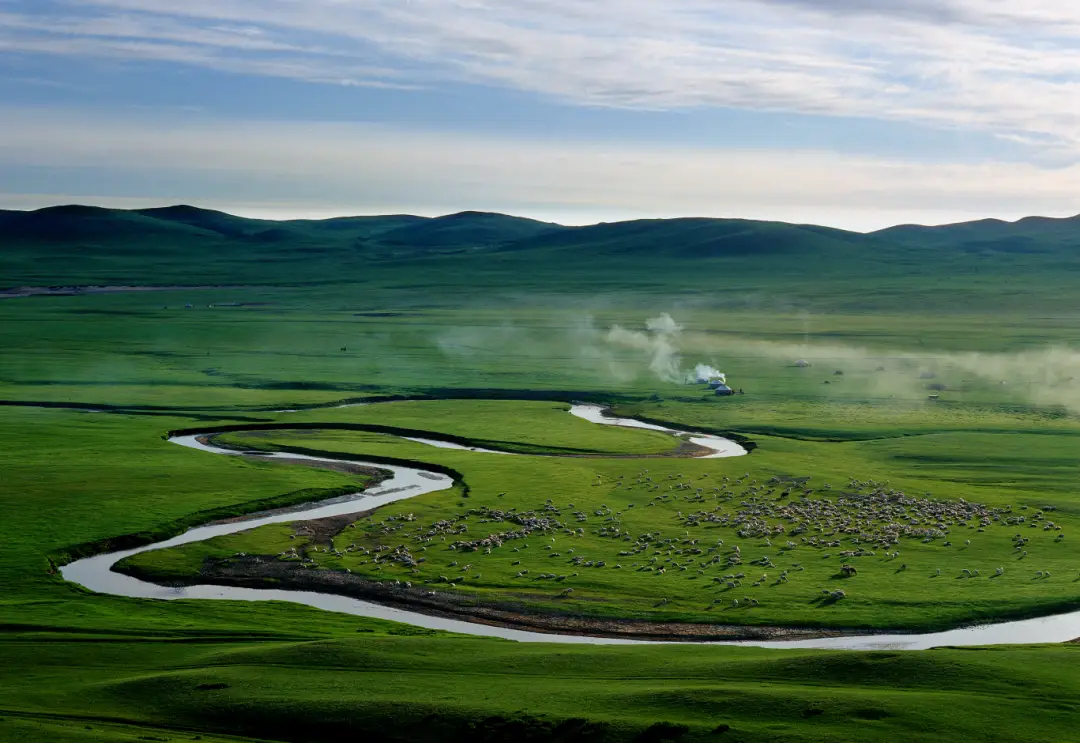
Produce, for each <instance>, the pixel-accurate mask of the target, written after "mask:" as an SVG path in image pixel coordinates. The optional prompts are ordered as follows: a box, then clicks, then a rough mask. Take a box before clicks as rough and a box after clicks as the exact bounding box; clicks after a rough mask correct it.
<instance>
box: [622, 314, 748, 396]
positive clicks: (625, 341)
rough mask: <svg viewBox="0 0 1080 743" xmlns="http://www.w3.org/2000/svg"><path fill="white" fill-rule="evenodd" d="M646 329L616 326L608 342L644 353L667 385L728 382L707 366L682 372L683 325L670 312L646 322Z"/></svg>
mask: <svg viewBox="0 0 1080 743" xmlns="http://www.w3.org/2000/svg"><path fill="white" fill-rule="evenodd" d="M645 329H646V331H647V332H644V333H643V332H641V331H639V330H627V329H626V328H624V327H622V326H621V325H615V326H614V327H612V328H611V330H610V331H608V335H607V340H608V342H609V343H611V344H613V345H616V346H623V347H624V348H634V349H638V350H640V351H644V352H645V354H646V355H647V357H648V364H649V370H650V371H651V372H652V373H653V374H655V375H656V376H657V377H659V378H660V379H662V380H663V381H665V382H672V383H675V384H693V383H695V382H711V381H714V380H715V381H718V382H720V383H722V384H726V383H727V377H726V376H725V374H724V373H723V372H721V371H720V370H718V369H716V368H715V367H712V366H709V365H708V364H698V365H697V366H695V367H694V369H693V371H689V372H688V371H684V370H683V368H682V356H681V355H680V354H679V351H678V344H679V339H680V336H681V335H682V330H683V326H682V325H680V324H679V323H677V322H676V321H675V318H673V317H672V316H671V315H669V314H668V313H666V312H664V313H663V314H661V315H659V316H658V317H650V318H649V319H648V320H646V321H645Z"/></svg>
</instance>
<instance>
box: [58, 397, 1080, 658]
mask: <svg viewBox="0 0 1080 743" xmlns="http://www.w3.org/2000/svg"><path fill="white" fill-rule="evenodd" d="M570 412H571V414H573V415H575V416H578V417H580V418H583V419H585V420H588V421H591V422H593V423H597V424H603V425H616V426H624V427H630V428H643V429H646V430H652V431H660V432H663V433H668V434H672V435H675V436H682V437H684V438H689V439H690V440H691V441H693V442H694V443H695V444H699V445H701V446H703V447H706V448H709V449H712V451H713V453H712V454H710V455H707V456H706V457H702V458H716V457H733V456H741V455H745V454H746V453H747V451H746V449H744V448H743V447H742V446H740V445H739V444H737V443H735V442H734V441H730V440H728V439H725V438H722V437H718V436H704V435H698V434H691V433H688V432H684V431H678V430H675V429H671V428H666V427H664V426H658V425H654V424H651V423H644V422H642V421H637V420H634V419H631V418H612V417H608V416H605V415H604V411H603V408H601V407H600V406H598V405H573V406H572V407H571V410H570ZM410 440H411V441H415V442H418V443H424V444H428V445H431V446H439V447H448V448H454V449H463V450H468V451H474V452H477V453H481V454H489V453H495V454H505V453H506V452H495V451H492V450H485V449H479V448H472V447H466V446H461V445H459V444H450V443H448V442H445V441H440V440H437V439H427V438H412V439H410ZM170 441H172V443H174V444H177V445H179V446H184V447H188V448H192V449H197V450H199V451H202V452H205V453H207V454H217V455H222V456H244V454H243V453H242V452H238V451H234V450H231V449H224V448H221V447H217V446H214V445H210V444H204V443H202V442H200V441H199V440H198V436H197V435H192V436H177V437H174V438H172V439H170ZM260 456H266V457H269V458H275V459H293V460H295V459H303V460H310V461H316V462H319V461H321V462H337V461H339V460H335V459H333V458H329V457H313V456H306V455H301V454H288V453H274V454H266V455H263V454H260ZM348 462H349V463H350V464H361V465H363V464H368V465H369V466H371V467H377V468H378V469H381V470H385V471H388V472H390V473H391V477H390V478H388V479H387V480H384V481H383V482H382V483H380V484H379V486H378V487H375V488H371V489H369V490H367V491H365V492H363V493H354V494H352V495H346V496H339V497H337V498H332V499H329V500H324V501H319V502H317V503H312V504H308V505H306V506H303V507H298V508H295V509H287V510H283V511H279V512H273V513H269V514H263V515H259V516H255V517H252V518H248V519H244V520H241V521H235V522H230V523H221V524H213V525H207V526H200V527H196V528H193V529H190V530H188V531H186V532H184V533H183V534H180V535H178V536H176V537H173V538H172V539H168V540H165V541H162V542H157V543H155V544H150V545H146V546H143V547H138V548H136V549H130V550H122V551H118V552H110V553H108V554H102V555H96V556H93V557H88V558H84V559H82V560H77V561H75V562H73V563H70V564H69V565H65V566H64V567H62V568H61V570H60V572H61V574H62V575H63V577H64V579H65V580H69V581H72V582H74V583H78V584H80V585H82V586H84V587H86V588H88V589H89V590H91V591H95V592H97V593H106V594H113V595H116V596H128V597H133V598H146V599H162V600H175V599H225V600H230V601H288V602H292V603H295V604H304V605H307V606H312V607H315V608H318V609H324V610H326V611H335V612H341V613H345V614H353V615H356V616H362V617H372V618H377V619H387V620H391V621H395V622H403V623H406V624H411V625H414V626H417V627H425V628H428V629H436V630H447V631H451V632H458V633H462V634H467V635H477V636H485V637H501V638H504V639H508V640H517V641H520V642H550V643H570V644H580V643H588V644H595V645H629V644H641V643H649V644H667V643H664V642H662V641H655V640H634V639H628V638H606V637H591V636H587V635H576V634H553V633H546V632H530V631H528V630H518V629H510V628H505V627H492V626H488V625H485V624H479V623H473V622H468V621H465V620H459V619H446V618H443V617H435V616H429V615H427V614H421V613H418V612H413V611H408V610H406V609H398V608H394V607H389V606H383V605H381V604H376V603H372V602H370V601H362V600H359V599H354V598H349V597H346V596H337V595H334V594H326V593H316V592H309V591H291V590H280V589H262V588H235V587H231V586H214V585H196V586H186V587H177V588H171V587H167V586H159V585H157V584H154V583H149V582H147V581H143V580H139V579H138V578H133V577H131V576H127V575H123V574H121V573H116V572H113V570H112V567H113V566H114V565H115V564H116V563H118V562H119V561H120V560H123V559H124V558H126V557H129V556H131V555H136V554H139V553H141V552H149V551H151V550H158V549H165V548H168V547H175V546H178V545H181V544H190V543H192V542H199V541H202V540H204V539H210V538H211V537H216V536H221V535H223V534H233V533H236V532H240V531H246V530H248V529H254V528H256V527H259V526H263V525H266V524H275V523H285V522H296V521H304V520H313V519H321V518H325V517H327V516H336V515H341V514H347V513H355V512H357V511H362V510H368V509H371V508H375V507H377V506H383V505H386V504H389V503H394V502H396V501H400V500H405V499H407V498H413V497H415V496H418V495H423V494H424V493H431V492H435V491H438V490H445V489H447V488H449V487H450V486H451V485H452V480H451V478H450V477H448V476H446V475H443V474H440V473H435V472H428V471H425V470H421V469H416V468H412V467H401V466H395V465H386V464H379V463H374V462H372V463H365V462H357V461H356V460H352V459H350V460H348ZM1076 637H1080V612H1071V613H1068V614H1059V615H1056V616H1050V617H1043V618H1039V619H1027V620H1022V621H1016V622H1001V623H998V624H988V625H981V626H977V627H969V628H964V629H956V630H950V631H946V632H935V633H927V634H904V635H888V634H884V635H862V636H853V637H829V638H819V639H813V640H776V641H758V640H754V641H740V642H728V643H705V644H729V645H747V646H754V647H765V648H821V649H833V650H841V649H844V650H885V649H890V650H897V649H899V650H921V649H926V648H931V647H939V646H943V645H997V644H1027V643H1044V642H1063V641H1067V640H1072V639H1074V638H1076ZM680 644H685V643H680Z"/></svg>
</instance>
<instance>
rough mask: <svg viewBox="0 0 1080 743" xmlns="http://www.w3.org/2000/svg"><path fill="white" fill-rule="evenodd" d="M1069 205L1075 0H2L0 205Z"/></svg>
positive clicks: (871, 223) (1022, 210)
mask: <svg viewBox="0 0 1080 743" xmlns="http://www.w3.org/2000/svg"><path fill="white" fill-rule="evenodd" d="M59 203H87V204H99V205H103V206H116V207H142V206H158V205H163V204H172V203H191V204H196V205H199V206H205V207H210V208H217V209H223V210H226V211H230V212H233V213H238V214H244V215H250V216H259V217H269V218H289V217H320V216H337V215H346V214H350V215H351V214H377V213H413V214H424V215H430V216H433V215H437V214H445V213H451V212H456V211H461V210H466V209H475V210H485V211H500V212H505V213H512V214H520V215H524V216H531V217H536V218H540V219H548V220H553V221H559V222H563V223H565V224H587V223H593V222H598V221H614V220H620V219H633V218H642V217H673V216H715V217H745V218H754V219H776V220H783V221H791V222H810V223H816V224H827V225H831V226H837V227H843V228H847V229H853V230H860V231H866V230H873V229H878V228H882V227H886V226H889V225H893V224H900V223H909V222H917V223H923V224H940V223H945V222H955V221H962V220H967V219H979V218H984V217H997V218H1002V219H1016V218H1019V217H1022V216H1026V215H1030V214H1041V215H1047V216H1058V217H1061V216H1072V215H1074V214H1077V213H1080V3H1076V2H1074V1H1073V0H873V1H872V2H871V1H870V0H506V1H505V2H503V1H500V0H169V1H166V0H0V208H8V209H31V208H38V207H41V206H47V205H52V204H59Z"/></svg>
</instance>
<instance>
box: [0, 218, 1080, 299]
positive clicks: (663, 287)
mask: <svg viewBox="0 0 1080 743" xmlns="http://www.w3.org/2000/svg"><path fill="white" fill-rule="evenodd" d="M1078 271H1080V218H1074V219H1049V218H1042V217H1032V218H1028V219H1023V220H1020V221H1018V222H1013V223H1009V222H1001V221H999V220H982V221H979V222H970V223H965V224H957V225H945V226H941V227H922V226H915V225H904V226H899V227H893V228H890V229H887V230H882V231H879V232H876V233H871V234H861V233H855V232H847V231H844V230H838V229H831V228H827V227H820V226H815V225H797V224H786V223H783V222H763V221H753V220H743V219H711V218H680V219H648V220H635V221H628V222H616V223H601V224H596V225H590V226H585V227H565V226H561V225H557V224H550V223H546V222H539V221H536V220H532V219H525V218H521V217H513V216H508V215H504V214H494V213H485V212H461V213H458V214H451V215H446V216H442V217H436V218H426V217H418V216H411V215H388V216H369V217H357V216H354V217H339V218H334V219H325V220H288V221H272V220H262V219H248V218H244V217H238V216H234V215H230V214H226V213H223V212H219V211H212V210H206V209H199V208H196V207H191V206H169V207H162V208H154V209H141V210H134V211H127V210H119V209H103V208H98V207H86V206H60V207H50V208H46V209H41V210H38V211H33V212H15V211H7V212H0V277H2V278H0V286H7V287H12V286H24V285H28V286H40V285H92V284H157V285H166V284H171V285H175V284H183V285H200V284H229V285H237V284H245V285H268V284H274V285H303V284H306V285H312V284H320V285H322V284H327V283H363V284H365V285H366V286H368V287H369V288H371V289H374V288H378V287H383V288H389V287H396V288H401V287H402V286H413V287H423V288H424V290H425V291H429V292H430V291H434V290H440V291H442V290H446V291H453V292H464V291H468V292H474V293H475V292H477V291H479V292H480V294H484V293H486V292H488V291H499V292H505V291H512V292H518V293H521V292H531V293H536V292H544V293H551V292H560V293H562V292H581V291H589V292H591V291H594V290H596V289H597V288H602V287H613V286H618V287H621V288H622V289H625V290H633V291H649V292H653V293H655V292H661V291H662V292H666V293H678V292H696V293H702V292H706V293H712V294H715V293H716V292H719V291H723V292H726V293H727V294H728V295H731V294H732V292H737V293H738V294H739V296H746V295H750V294H753V295H755V296H760V295H762V294H768V295H776V296H782V297H783V298H784V301H785V302H790V301H793V300H797V301H802V300H808V301H811V300H812V301H814V302H818V301H820V300H822V298H825V299H826V300H827V303H829V304H831V305H832V308H833V309H845V310H852V309H857V310H859V311H864V310H866V309H869V308H872V307H873V306H876V305H881V304H882V303H883V302H884V303H886V304H891V305H892V306H898V305H904V306H907V305H908V304H910V303H911V302H913V301H919V302H921V303H923V306H924V308H926V309H934V310H937V309H948V308H950V307H954V306H955V307H961V308H962V307H967V306H970V305H971V304H972V303H978V304H981V305H982V306H987V307H988V306H991V305H993V306H999V305H1001V304H1002V303H1004V304H1007V305H1009V306H1015V307H1020V306H1025V307H1028V308H1030V307H1033V306H1034V304H1033V303H1037V302H1036V300H1038V297H1040V296H1041V297H1043V299H1042V300H1038V301H1039V302H1042V303H1043V304H1044V305H1046V307H1050V306H1051V305H1052V307H1053V309H1054V310H1055V311H1057V310H1068V309H1069V308H1080V293H1077V292H1076V291H1075V290H1074V287H1073V285H1074V284H1075V283H1076V282H1075V281H1073V276H1074V275H1075V274H1076V273H1077V272H1078ZM1052 295H1053V302H1051V300H1050V297H1051V296H1052ZM1073 295H1076V296H1073ZM800 298H801V299H800Z"/></svg>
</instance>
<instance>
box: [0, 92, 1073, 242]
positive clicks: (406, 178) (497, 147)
mask: <svg viewBox="0 0 1080 743" xmlns="http://www.w3.org/2000/svg"><path fill="white" fill-rule="evenodd" d="M0 121H2V122H3V128H4V137H3V138H2V139H0V165H2V166H3V167H4V168H5V169H7V171H8V172H9V173H13V172H14V170H13V169H15V168H24V169H26V168H29V169H33V171H34V172H42V171H46V172H54V173H55V174H56V175H55V177H54V180H53V181H51V182H57V183H59V182H63V183H66V184H71V183H73V182H74V180H73V177H72V174H77V173H78V172H80V171H92V172H93V173H94V177H93V179H92V185H93V187H94V188H95V189H97V190H95V191H93V192H91V193H89V194H81V195H80V194H78V193H74V194H72V193H71V192H68V196H69V197H70V198H69V199H65V200H72V201H93V202H95V203H109V201H108V200H105V201H104V202H103V201H102V199H100V198H87V196H90V197H96V196H98V195H100V194H102V193H111V194H112V195H113V196H115V197H116V198H117V199H120V201H121V202H122V201H123V198H124V197H142V198H144V199H145V198H147V197H149V196H151V195H153V196H156V198H157V201H159V202H161V201H196V202H198V203H205V202H206V200H207V199H208V198H213V200H214V205H215V206H217V207H220V208H229V207H231V206H234V205H241V206H243V205H248V206H250V205H253V204H254V205H256V206H257V208H256V209H254V210H252V209H246V208H245V209H241V211H243V212H245V213H248V212H251V211H256V212H257V213H259V214H260V215H264V216H267V215H268V216H275V214H274V212H275V210H276V212H277V214H276V216H289V215H295V214H298V213H311V212H320V213H322V214H323V215H326V216H329V215H330V214H331V213H334V212H336V213H338V214H341V213H365V212H366V213H372V212H384V213H386V212H397V211H412V212H419V213H425V214H437V213H448V212H453V211H458V210H462V209H476V208H478V209H491V210H498V211H508V212H517V213H528V214H534V215H538V216H542V217H549V218H552V219H555V220H559V221H565V222H570V223H581V222H589V221H600V220H607V219H617V218H625V217H626V216H628V215H635V216H638V217H642V216H655V217H664V216H687V215H697V216H742V217H750V218H772V219H783V220H786V221H795V222H814V223H819V224H820V223H826V224H835V225H839V226H846V227H849V228H856V229H859V228H865V229H872V228H878V227H885V226H888V225H890V224H896V223H898V222H907V221H916V220H929V221H956V220H960V219H965V218H972V217H977V216H985V215H986V214H987V213H996V214H998V215H1000V216H1003V217H1019V216H1023V215H1025V214H1030V213H1034V212H1037V213H1044V214H1045V213H1048V212H1049V213H1050V214H1052V215H1055V216H1066V215H1069V214H1072V213H1075V211H1076V207H1075V200H1074V196H1075V194H1076V193H1077V192H1078V191H1080V166H1074V167H1068V168H1058V169H1054V170H1046V169H1043V168H1039V167H1036V166H1034V165H1026V164H1016V163H1012V164H994V163H984V164H970V163H969V164H940V163H939V164H935V165H933V166H928V165H926V164H923V163H919V162H915V161H902V160H890V159H882V158H869V157H855V156H844V155H838V154H835V153H830V152H814V151H805V152H797V151H787V150H754V151H743V150H726V149H722V148H715V149H700V148H678V147H665V146H642V145H628V144H620V143H605V142H595V141H580V142H575V141H562V142H551V141H529V140H521V139H515V138H511V137H502V138H500V137H495V136H490V135H486V136H480V135H469V134H463V133H450V132H437V131H424V130H408V129H403V128H400V127H385V126H374V125H360V124H348V123H320V122H262V121H231V120H230V121H224V120H219V119H214V118H208V117H205V116H203V115H200V114H199V113H198V112H189V111H170V112H168V114H167V116H159V115H156V114H154V113H153V112H150V111H140V110H137V109H130V110H125V111H123V112H120V113H119V115H117V116H110V115H105V114H98V115H93V114H88V113H86V112H80V111H77V110H71V109H51V108H0ZM19 180H20V181H25V179H22V178H20V179H19ZM9 182H11V183H13V182H16V181H15V179H14V176H12V178H10V179H9ZM106 186H109V188H108V189H106ZM23 187H24V188H31V186H29V185H24V186H23ZM68 187H70V185H68ZM36 190H38V191H40V190H41V189H40V188H38V189H36ZM45 198H48V199H50V200H48V201H44V200H43V201H42V202H36V203H35V202H32V201H28V200H27V199H26V198H25V197H19V196H18V195H17V194H9V195H8V196H6V197H4V198H2V199H0V201H3V202H5V203H6V204H7V205H10V206H15V205H21V206H29V205H45V204H46V203H56V201H57V200H58V197H43V199H45ZM0 205H3V204H0Z"/></svg>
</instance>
